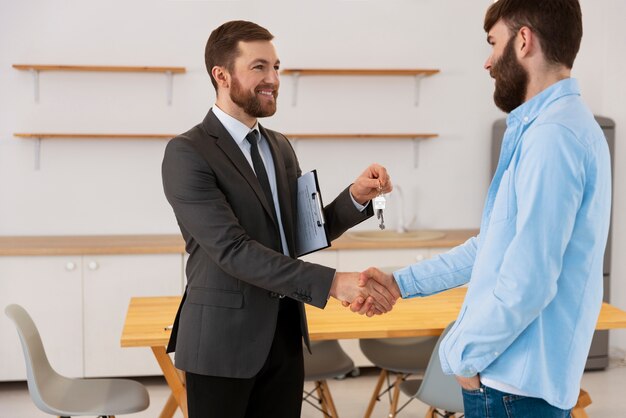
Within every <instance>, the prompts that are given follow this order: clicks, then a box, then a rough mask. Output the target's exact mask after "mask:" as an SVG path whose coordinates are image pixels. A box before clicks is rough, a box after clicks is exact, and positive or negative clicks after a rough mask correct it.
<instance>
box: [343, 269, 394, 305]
mask: <svg viewBox="0 0 626 418" xmlns="http://www.w3.org/2000/svg"><path fill="white" fill-rule="evenodd" d="M373 283H376V284H377V285H379V286H382V287H384V288H385V289H386V290H387V292H389V294H390V295H391V297H392V298H393V301H394V303H395V301H396V300H398V299H399V298H400V297H401V296H402V294H401V293H400V288H399V287H398V283H396V281H395V279H394V278H393V275H392V274H388V273H385V272H382V271H380V270H379V269H377V268H376V267H370V268H368V269H367V270H365V271H364V272H362V273H361V274H360V275H359V286H362V287H365V286H368V285H371V284H373ZM343 305H344V306H348V304H347V303H344V304H343ZM374 308H376V306H371V305H368V304H367V303H362V302H361V300H360V299H357V300H355V301H354V302H352V303H351V304H350V310H351V311H352V312H358V313H359V314H361V315H363V314H367V316H372V315H374V314H379V313H378V312H377V311H375V309H374Z"/></svg>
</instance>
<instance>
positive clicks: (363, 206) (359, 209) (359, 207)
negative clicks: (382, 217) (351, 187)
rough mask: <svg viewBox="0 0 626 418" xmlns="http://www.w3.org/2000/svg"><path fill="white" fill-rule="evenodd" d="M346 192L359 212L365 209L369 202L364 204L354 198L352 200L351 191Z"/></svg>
mask: <svg viewBox="0 0 626 418" xmlns="http://www.w3.org/2000/svg"><path fill="white" fill-rule="evenodd" d="M348 194H349V195H350V199H352V203H354V207H355V208H356V210H358V211H359V212H363V211H364V210H365V208H366V207H367V206H368V205H369V204H370V202H367V203H366V204H365V205H362V204H360V203H359V202H357V201H356V200H354V196H352V193H350V192H348Z"/></svg>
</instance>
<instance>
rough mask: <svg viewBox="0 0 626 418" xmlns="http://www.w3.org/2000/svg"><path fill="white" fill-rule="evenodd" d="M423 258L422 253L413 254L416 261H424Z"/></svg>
mask: <svg viewBox="0 0 626 418" xmlns="http://www.w3.org/2000/svg"><path fill="white" fill-rule="evenodd" d="M424 258H426V257H424V254H418V255H416V256H415V260H416V261H424Z"/></svg>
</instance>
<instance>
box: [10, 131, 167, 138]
mask: <svg viewBox="0 0 626 418" xmlns="http://www.w3.org/2000/svg"><path fill="white" fill-rule="evenodd" d="M13 136H16V137H18V138H34V139H54V138H62V139H161V138H163V139H170V138H174V137H175V136H176V134H95V133H92V134H84V133H82V134H81V133H73V134H66V133H54V134H53V133H39V132H34V133H14V134H13Z"/></svg>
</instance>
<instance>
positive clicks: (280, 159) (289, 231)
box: [259, 124, 295, 253]
mask: <svg viewBox="0 0 626 418" xmlns="http://www.w3.org/2000/svg"><path fill="white" fill-rule="evenodd" d="M259 130H260V131H261V134H262V135H263V136H264V137H265V138H266V139H267V142H268V144H269V146H270V151H271V152H272V159H273V160H274V170H275V172H276V173H275V175H276V187H277V193H278V203H279V206H280V217H281V220H282V224H283V229H284V230H285V238H286V239H287V245H288V246H289V249H290V250H291V252H292V253H295V246H294V245H295V244H294V239H293V237H294V236H295V235H294V230H293V227H294V224H293V212H292V210H291V204H292V202H294V199H293V198H292V196H291V192H290V189H289V182H288V180H287V170H286V169H285V160H286V158H285V156H284V155H283V153H282V152H281V147H280V146H279V144H278V139H277V138H276V136H275V135H274V134H273V133H272V132H269V131H267V130H266V129H265V128H263V127H262V126H261V125H260V124H259Z"/></svg>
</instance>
